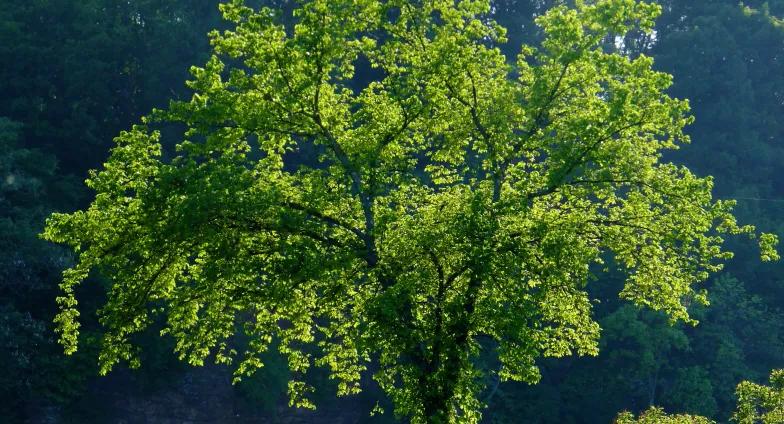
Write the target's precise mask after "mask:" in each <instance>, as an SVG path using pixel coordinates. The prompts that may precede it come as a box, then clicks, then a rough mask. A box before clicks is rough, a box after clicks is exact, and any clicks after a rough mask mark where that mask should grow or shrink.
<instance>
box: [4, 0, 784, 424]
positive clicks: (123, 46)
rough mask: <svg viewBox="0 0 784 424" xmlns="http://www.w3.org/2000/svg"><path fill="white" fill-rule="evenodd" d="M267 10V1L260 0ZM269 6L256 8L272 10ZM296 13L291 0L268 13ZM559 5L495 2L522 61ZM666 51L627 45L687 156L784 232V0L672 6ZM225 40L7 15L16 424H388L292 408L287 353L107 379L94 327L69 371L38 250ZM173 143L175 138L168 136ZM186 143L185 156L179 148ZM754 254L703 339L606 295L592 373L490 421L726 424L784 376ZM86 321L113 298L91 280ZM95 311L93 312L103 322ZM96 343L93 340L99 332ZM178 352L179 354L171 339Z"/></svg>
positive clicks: (505, 403) (526, 391) (738, 247)
mask: <svg viewBox="0 0 784 424" xmlns="http://www.w3.org/2000/svg"><path fill="white" fill-rule="evenodd" d="M249 3H251V2H249ZM257 3H258V2H257ZM266 3H267V4H269V3H275V5H277V6H280V7H286V6H287V3H288V2H287V1H286V0H275V1H271V2H270V1H268V2H266ZM555 3H557V1H553V0H495V1H494V2H493V4H494V9H493V10H494V14H495V18H496V19H497V20H498V21H499V22H500V23H501V24H503V25H504V26H505V27H507V28H508V29H509V35H510V37H509V38H510V42H509V43H507V44H506V45H505V46H503V48H504V49H509V51H510V52H513V51H516V49H517V48H518V46H519V44H520V43H521V42H522V40H535V39H536V38H537V37H539V36H540V34H538V33H537V29H536V27H535V26H534V25H533V19H534V18H535V17H536V16H538V15H539V14H541V13H542V12H543V11H544V10H546V9H547V8H548V7H550V6H552V5H553V4H555ZM660 3H661V4H662V6H663V15H662V17H661V18H660V19H659V21H658V24H657V29H656V32H655V35H654V36H652V37H651V36H644V35H640V36H638V37H627V39H625V40H620V39H619V40H616V42H615V48H618V49H623V50H625V51H626V53H628V54H630V55H638V54H641V53H644V54H646V55H651V56H653V57H655V59H656V67H657V69H659V70H662V71H666V72H669V73H671V74H673V75H674V76H675V85H674V86H673V88H672V90H671V94H672V95H673V96H675V97H679V98H688V99H690V101H691V105H692V109H693V114H694V115H695V117H696V122H695V124H693V125H691V126H690V127H689V128H688V131H689V134H690V135H691V137H692V144H691V145H689V146H687V147H685V148H683V149H681V150H680V151H677V152H675V153H672V154H671V155H672V157H670V158H668V159H670V160H673V161H676V162H678V163H683V164H686V165H687V166H688V167H689V168H690V169H692V170H693V171H694V172H695V173H697V174H698V175H713V176H715V180H716V187H717V190H716V192H715V196H716V197H717V198H719V199H723V198H735V199H738V200H739V203H738V208H737V213H738V216H739V218H740V220H741V221H743V222H754V223H755V224H757V225H758V227H759V228H760V230H762V231H768V232H773V233H776V234H782V233H784V219H783V218H782V216H784V215H782V211H784V174H783V173H782V172H780V170H779V166H780V164H781V163H782V162H783V161H784V118H782V117H784V1H782V0H771V1H768V2H764V3H763V2H762V1H747V2H746V3H744V4H738V2H737V1H736V0H700V1H694V0H663V1H661V2H660ZM222 25H224V24H223V23H222V22H221V20H220V18H219V14H218V10H217V2H216V1H214V0H189V1H184V0H125V1H122V2H120V1H112V0H82V1H74V0H33V1H30V0H26V1H21V0H6V1H4V2H3V7H2V8H0V99H2V100H0V251H2V252H4V254H3V255H0V360H2V363H3V364H4V372H3V373H2V374H0V417H2V420H3V421H4V422H5V421H8V422H183V421H188V420H190V421H194V422H325V423H326V422H330V423H331V422H391V421H392V418H391V417H390V416H389V414H387V415H383V416H378V417H374V418H370V417H369V416H368V414H369V412H370V410H371V409H372V408H373V406H374V405H375V404H376V400H377V399H379V398H382V397H383V395H381V394H380V392H373V391H372V390H371V391H368V392H365V393H363V394H361V395H359V396H357V397H352V398H347V399H340V400H335V399H334V391H335V388H334V387H332V386H331V383H329V382H328V381H327V380H326V378H324V377H323V376H319V375H318V374H316V375H314V377H313V378H314V379H315V380H316V381H314V383H315V384H316V385H317V386H318V387H319V388H320V390H319V393H317V398H316V401H317V403H318V405H319V410H318V411H316V412H310V411H298V410H291V409H289V408H288V407H287V406H286V396H285V386H286V381H287V378H288V375H287V373H288V371H287V370H286V367H285V364H284V362H283V360H282V359H279V358H275V357H270V358H269V359H268V361H267V366H266V367H265V368H264V369H262V370H261V371H260V372H259V373H257V375H255V376H254V377H253V378H251V379H246V380H244V381H243V382H242V383H241V384H239V385H236V386H231V384H230V381H231V375H230V371H229V370H227V369H223V368H221V367H217V366H208V367H204V368H198V369H193V368H188V367H186V366H185V365H182V364H181V363H180V362H179V361H177V360H176V358H174V356H173V355H172V354H171V353H170V352H171V346H167V345H166V343H165V342H164V343H162V342H160V340H159V339H158V338H157V337H155V335H154V334H151V335H150V336H149V340H146V339H145V340H141V341H140V343H141V344H142V345H143V346H144V350H143V354H142V355H143V356H142V362H144V364H145V365H144V367H142V368H141V369H140V370H127V369H118V370H116V371H114V372H112V373H111V374H110V375H109V376H108V377H102V378H101V377H97V366H96V360H95V355H96V349H97V347H96V346H95V334H96V332H98V331H100V327H99V325H98V323H97V322H95V319H94V314H91V313H84V314H83V316H84V321H85V329H84V331H83V334H82V337H83V341H82V348H81V349H80V350H79V352H78V354H77V355H75V356H73V357H69V358H66V357H64V356H63V354H62V348H61V347H60V346H59V345H58V344H57V343H56V337H55V334H54V333H53V331H52V323H51V322H52V318H53V316H54V314H55V312H56V304H55V297H56V294H57V284H58V282H59V281H60V273H61V271H62V269H64V268H65V267H67V266H68V265H70V264H71V263H72V261H73V258H72V256H71V254H70V253H67V252H66V251H65V250H63V249H60V248H58V247H56V246H54V245H52V244H50V243H47V242H44V241H42V240H39V239H38V233H40V231H41V230H42V228H43V220H44V218H45V217H46V216H47V215H48V214H49V213H51V212H52V211H72V210H75V209H77V208H80V207H84V206H85V205H86V204H88V203H89V201H90V193H89V192H88V191H87V190H86V189H84V188H83V186H82V184H81V181H82V180H83V179H84V178H85V177H86V175H87V171H88V170H89V169H92V168H96V167H98V166H99V165H100V164H101V163H102V162H103V161H104V160H105V158H106V156H107V154H108V149H109V147H110V145H111V140H112V138H113V137H114V136H115V135H117V134H118V132H119V131H120V130H122V129H126V128H128V127H129V126H130V125H131V124H132V123H134V122H136V121H138V119H139V117H140V116H141V115H142V114H144V113H147V112H148V111H149V110H150V109H151V108H152V107H156V106H164V105H165V104H166V102H167V101H168V99H171V98H186V97H187V96H188V92H187V89H186V88H185V86H184V84H183V81H184V80H185V79H186V78H187V76H188V73H187V72H188V68H189V66H190V65H192V64H202V63H203V62H204V61H205V60H206V58H207V57H208V54H209V46H208V43H207V37H206V36H205V34H206V33H207V32H208V31H209V30H211V29H214V28H220V27H221V26H222ZM164 137H165V133H164ZM170 142H171V141H170ZM729 247H730V250H733V251H735V252H737V254H736V257H735V259H733V260H732V261H731V262H730V264H729V266H728V267H727V268H726V270H725V271H724V272H723V273H721V274H719V275H715V276H713V278H712V279H711V281H710V282H709V284H708V286H707V289H708V290H709V292H710V301H711V306H710V307H709V308H704V309H697V308H695V309H694V310H692V314H693V315H694V317H695V318H697V319H699V320H700V325H699V326H697V327H690V326H685V325H677V326H674V327H671V326H670V325H669V324H668V321H667V319H666V317H664V316H663V315H660V314H657V313H654V312H650V311H642V310H638V309H637V308H635V307H633V306H630V305H628V304H622V303H621V302H620V301H619V300H618V299H617V297H616V295H615V293H617V291H618V288H619V286H620V284H621V283H622V278H621V277H620V276H618V278H613V277H612V276H610V277H605V278H603V279H602V280H600V281H595V282H593V283H591V284H590V285H589V290H591V296H592V298H594V299H596V300H597V302H596V304H595V314H596V317H597V319H598V320H599V322H600V323H601V326H602V328H603V333H602V344H601V353H600V355H599V356H598V357H595V358H577V357H575V358H567V359H560V360H558V361H552V362H548V361H544V362H543V363H542V381H541V383H540V384H538V385H536V386H527V385H524V384H512V383H504V384H498V383H496V382H490V384H489V389H488V391H487V393H486V395H485V399H484V400H485V402H486V403H488V405H489V407H488V410H487V411H486V412H485V414H484V421H485V422H493V423H507V422H520V417H526V422H536V423H609V422H611V421H612V420H613V417H614V416H615V415H616V414H617V412H618V411H621V410H631V411H635V412H637V411H640V410H644V409H647V407H648V406H649V405H653V404H656V405H661V406H663V407H664V408H665V409H666V410H668V411H678V412H688V413H694V414H700V415H705V416H708V417H711V418H714V419H716V420H718V421H720V422H723V421H726V420H727V419H728V418H729V416H730V414H731V413H732V410H733V409H734V407H735V399H734V389H735V386H736V384H737V383H738V382H740V381H741V380H752V381H759V382H762V381H765V380H766V378H767V375H768V373H769V371H770V370H771V369H774V368H781V367H782V366H784V311H783V310H782V308H781V305H782V304H784V285H782V284H781V278H780V275H784V274H783V273H782V272H781V271H782V267H783V266H784V265H783V264H781V263H774V264H760V263H759V261H758V258H757V257H756V249H755V248H754V247H753V246H752V245H751V243H748V242H746V241H743V240H731V241H730V246H729ZM91 283H92V284H87V285H85V288H84V289H82V292H81V293H79V297H80V299H81V302H82V305H83V306H82V307H83V308H84V309H83V310H84V311H90V310H95V308H96V307H97V305H99V304H101V303H102V302H103V298H104V296H105V290H104V289H105V287H106V284H107V283H106V282H105V281H103V280H102V279H101V277H100V276H99V275H95V276H93V277H92V281H91ZM91 308H92V309H91ZM91 334H92V335H91ZM164 340H165V339H164Z"/></svg>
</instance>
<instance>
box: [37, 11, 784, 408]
mask: <svg viewBox="0 0 784 424" xmlns="http://www.w3.org/2000/svg"><path fill="white" fill-rule="evenodd" d="M222 10H223V13H224V16H225V17H226V18H227V19H228V20H230V21H232V22H233V23H234V24H235V25H236V28H235V29H233V30H229V31H224V32H214V33H213V34H212V43H213V46H214V50H215V55H214V56H213V57H212V58H211V59H210V60H209V61H208V62H207V65H206V66H205V67H203V68H193V70H192V73H193V76H194V79H193V81H191V82H189V87H190V88H191V89H192V90H193V91H194V92H195V94H194V95H193V97H192V99H191V100H190V101H175V102H173V103H172V104H171V106H170V108H169V109H168V110H165V111H156V112H155V113H153V114H152V116H151V117H149V118H147V119H146V120H145V121H144V122H145V125H139V126H135V127H133V128H132V129H131V130H130V131H127V132H123V133H122V134H121V135H120V136H119V137H118V138H117V139H116V143H117V146H116V147H115V148H114V149H113V151H112V155H111V157H110V158H109V160H108V161H107V162H106V164H105V165H104V169H103V170H102V171H100V172H95V173H93V174H92V175H91V178H90V180H88V185H89V186H90V187H91V188H93V189H94V190H95V191H96V192H97V195H96V199H95V201H94V202H93V203H92V205H91V206H90V207H89V209H87V210H84V211H79V212H76V213H73V214H55V215H53V216H52V218H51V219H50V220H49V221H48V224H47V229H46V231H45V233H44V234H45V237H46V238H47V239H49V240H52V241H56V242H60V243H65V244H68V245H70V246H71V247H72V248H73V249H74V250H75V251H76V252H77V253H78V263H77V264H76V265H75V267H73V268H71V269H69V270H67V271H66V273H65V278H64V282H63V284H62V286H61V287H62V290H63V291H64V294H63V296H62V297H60V298H59V299H58V301H59V303H60V305H61V307H62V310H61V313H60V315H59V316H58V318H57V323H58V325H59V330H60V331H61V337H62V342H63V343H64V344H65V346H66V349H67V351H68V352H73V351H74V350H75V348H76V337H77V334H78V325H77V318H78V315H79V312H78V311H77V309H76V298H75V296H74V293H75V288H76V286H77V285H78V284H79V283H80V282H81V281H82V280H83V279H84V278H85V277H86V276H87V275H88V274H89V272H90V270H92V269H94V268H99V269H101V270H102V271H104V272H106V273H107V274H108V275H110V276H111V277H112V278H113V281H114V284H113V287H112V289H111V292H110V294H109V300H108V302H107V304H106V305H105V306H104V308H103V309H102V312H101V320H102V323H103V324H104V325H105V327H106V329H107V332H106V335H105V336H104V340H103V349H102V353H101V358H100V360H101V364H102V369H103V371H104V372H106V371H108V370H109V369H110V368H111V367H112V366H113V365H115V364H116V363H117V362H119V361H122V360H126V361H130V363H131V364H132V365H137V359H138V355H137V349H136V347H134V346H133V345H132V337H131V336H132V335H133V334H134V333H137V332H140V331H142V330H144V329H145V328H146V327H147V326H148V325H149V324H150V322H152V321H153V319H154V317H155V316H158V315H161V316H165V317H166V320H167V328H166V329H165V331H164V332H165V333H167V334H170V335H171V336H173V337H174V339H175V340H176V350H177V351H178V353H179V354H180V356H181V357H182V358H183V359H185V360H187V361H188V362H190V363H191V364H194V365H198V364H202V363H203V362H204V361H205V360H206V359H207V358H208V357H209V356H210V355H212V354H214V355H215V357H216V359H217V361H219V362H231V361H232V360H235V359H236V358H237V357H238V356H239V366H238V368H237V375H238V378H239V377H241V376H243V375H247V374H250V373H252V372H253V371H254V370H255V369H256V368H258V367H259V366H261V365H262V364H261V359H260V354H262V353H263V352H264V351H266V350H267V348H268V347H269V345H270V343H271V342H272V340H273V339H278V340H279V341H280V343H279V345H278V346H279V349H280V351H281V353H282V354H284V355H285V356H286V357H287V358H288V363H289V367H290V369H291V370H292V372H294V373H295V374H296V373H299V374H304V373H305V372H307V370H308V368H309V367H310V366H311V365H312V364H317V365H321V366H325V367H327V368H329V369H330V371H331V376H332V378H334V379H336V380H338V381H339V389H338V392H339V394H343V395H346V394H353V393H357V392H358V391H359V390H360V386H359V382H360V376H361V375H362V373H363V372H365V371H366V370H367V367H368V363H369V362H370V360H371V358H373V359H376V360H377V361H378V363H379V364H380V369H379V370H378V371H377V372H376V373H375V379H376V380H377V381H378V383H379V384H380V385H381V386H382V388H384V390H385V391H386V392H387V393H388V394H389V396H390V397H391V398H392V400H393V401H394V403H395V408H396V412H397V413H398V414H400V415H403V416H409V417H411V418H412V420H414V421H415V422H422V421H425V420H427V421H431V422H453V421H456V420H460V421H465V422H475V421H477V420H478V419H479V417H480V414H479V409H480V406H481V402H480V401H479V399H478V397H477V395H478V392H479V391H480V390H481V384H480V381H481V376H482V375H483V374H484V373H486V372H488V370H485V369H480V368H477V367H476V366H475V361H474V358H475V357H476V356H477V354H478V352H479V351H480V350H481V349H483V348H487V347H490V346H495V352H497V356H498V361H499V362H500V368H499V369H498V370H497V372H498V373H499V375H500V377H501V378H503V379H505V380H518V381H526V382H535V381H537V380H538V378H539V372H538V369H537V367H536V365H535V364H536V360H537V359H538V358H539V357H542V356H551V357H561V356H566V355H571V354H574V353H578V354H595V353H596V352H597V346H598V335H599V327H598V325H597V323H596V322H595V321H594V320H593V319H592V317H591V309H592V307H591V303H590V301H589V298H588V295H587V293H586V291H585V284H586V282H587V280H588V279H589V278H590V277H591V275H590V272H589V270H590V266H591V264H596V263H601V262H602V259H603V258H605V257H606V254H607V253H610V252H611V253H612V254H613V255H614V257H615V260H616V261H617V263H618V264H619V265H620V267H621V268H622V269H623V270H624V271H626V272H627V273H628V276H629V277H628V280H627V282H626V283H625V285H624V287H623V289H622V291H621V296H622V297H623V298H624V299H628V300H630V301H632V302H634V303H635V304H637V305H639V306H646V307H650V308H653V309H656V310H661V311H664V312H665V313H667V314H668V316H669V317H670V319H671V320H673V321H675V320H684V321H687V322H693V320H692V319H691V318H690V317H689V314H688V305H689V304H690V303H692V302H696V303H705V302H706V299H707V298H706V294H705V293H704V292H703V291H701V290H698V289H695V286H696V285H697V284H698V283H700V282H701V281H703V280H705V279H706V277H707V275H708V272H710V271H717V270H719V269H721V262H722V261H723V260H726V259H728V258H729V257H730V254H729V253H727V252H724V251H722V249H721V245H722V242H723V240H722V238H721V237H720V235H719V233H729V234H749V235H752V236H753V235H754V232H753V231H754V229H753V228H752V227H750V226H743V227H741V226H738V225H737V224H736V222H735V219H734V217H733V216H732V214H731V208H732V206H733V203H732V202H728V201H714V200H712V198H711V189H712V186H713V184H712V180H711V179H709V178H707V179H701V178H698V177H696V176H694V175H693V174H691V173H690V172H689V171H688V170H687V169H685V168H683V167H678V166H675V165H671V164H668V163H664V162H662V161H660V158H661V154H662V151H664V150H668V149H674V148H676V147H677V146H678V145H679V144H681V143H683V142H685V141H687V140H688V137H686V136H685V135H684V133H683V127H684V126H685V125H686V124H687V123H689V122H690V118H689V117H688V116H687V115H686V114H687V111H688V105H687V103H686V102H685V101H682V100H677V99H674V98H671V97H669V96H667V95H666V94H664V90H666V89H667V88H668V87H669V86H670V83H671V78H670V77H669V76H668V75H667V74H664V73H660V72H656V71H654V70H652V69H651V66H652V60H651V59H650V58H649V57H646V56H642V55H641V56H638V57H636V58H633V59H632V58H630V57H628V56H624V55H621V54H618V53H612V52H608V51H606V49H605V47H606V43H605V41H606V39H607V37H608V35H610V34H624V33H626V32H628V31H631V30H640V31H643V32H646V31H650V30H651V29H652V27H653V19H654V18H655V16H656V15H657V14H658V12H659V8H658V7H657V6H655V5H650V4H646V3H642V2H636V1H632V0H598V1H596V2H590V3H583V2H578V3H577V6H576V8H574V9H569V8H566V7H563V6H559V7H555V8H553V9H551V10H550V11H548V12H547V13H546V14H544V15H543V16H541V17H540V18H538V19H537V23H538V24H539V25H540V26H541V28H542V31H543V34H544V39H543V42H542V43H541V47H534V46H523V48H522V51H521V54H520V56H519V58H518V60H517V62H516V66H514V67H510V65H509V64H508V63H509V60H508V58H507V57H505V56H504V55H503V54H502V53H501V52H500V50H498V49H496V48H493V47H492V46H491V45H492V44H495V43H500V42H502V41H503V40H504V34H505V31H504V30H503V28H501V27H499V26H497V25H496V24H494V23H493V22H492V21H490V20H487V19H484V18H483V16H484V14H486V13H487V12H488V10H489V4H488V3H486V2H477V1H461V2H457V3H455V2H452V1H427V2H423V3H422V4H421V5H420V4H412V3H409V2H404V1H401V2H398V1H390V2H385V3H379V2H371V1H334V0H333V1H324V0H316V1H312V2H307V3H305V4H304V5H303V6H302V7H301V8H299V9H297V10H296V11H295V12H294V15H293V18H291V19H284V18H281V17H280V15H279V14H276V13H274V12H273V11H272V10H271V9H260V10H259V11H254V10H253V9H250V8H247V7H245V6H244V5H243V4H242V3H241V2H240V1H232V2H230V3H227V4H225V5H223V6H222ZM363 63H367V64H368V66H369V67H370V68H369V69H362V68H361V67H362V66H364V65H362V64H363ZM358 67H359V68H358ZM359 71H363V72H366V73H369V74H370V75H374V76H375V77H374V78H373V79H372V81H370V82H369V83H366V84H364V85H360V84H358V83H357V80H356V76H357V73H358V72H359ZM366 75H367V74H366ZM165 123H179V124H184V125H185V126H186V127H187V131H186V132H185V133H184V135H183V141H182V142H181V143H179V144H178V147H177V150H176V152H171V153H167V154H166V155H164V154H163V148H162V146H161V144H160V142H159V137H160V134H159V133H158V132H156V131H153V130H152V129H151V127H152V126H153V125H159V124H165ZM759 240H760V246H761V247H762V250H763V259H775V258H777V255H776V252H775V250H774V245H775V243H776V238H775V236H773V235H769V234H764V235H762V236H761V237H760V239H759ZM237 325H241V326H242V327H243V329H244V331H245V333H246V335H247V337H249V338H250V339H251V342H250V343H249V346H250V347H249V349H248V350H247V351H246V352H244V354H243V355H238V352H236V351H235V350H234V347H233V344H232V341H231V339H232V336H233V335H234V332H235V328H236V326H237ZM316 348H317V349H316ZM310 390H311V388H310V387H308V386H307V385H306V384H305V383H304V382H303V381H301V380H296V379H295V380H293V381H292V382H291V383H290V384H289V391H290V394H291V396H292V404H294V405H297V406H312V405H311V404H310V402H309V401H308V400H307V398H306V397H305V396H304V395H306V393H307V392H309V391H310Z"/></svg>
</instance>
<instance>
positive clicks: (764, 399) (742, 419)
mask: <svg viewBox="0 0 784 424" xmlns="http://www.w3.org/2000/svg"><path fill="white" fill-rule="evenodd" d="M736 394H737V396H738V409H737V410H736V412H735V415H734V416H733V419H734V420H735V421H736V422H737V423H739V424H755V423H762V424H781V423H784V370H774V371H773V372H772V373H771V374H770V386H769V387H768V386H763V385H759V384H755V383H752V382H750V381H744V382H742V383H740V384H739V385H738V389H737V390H736Z"/></svg>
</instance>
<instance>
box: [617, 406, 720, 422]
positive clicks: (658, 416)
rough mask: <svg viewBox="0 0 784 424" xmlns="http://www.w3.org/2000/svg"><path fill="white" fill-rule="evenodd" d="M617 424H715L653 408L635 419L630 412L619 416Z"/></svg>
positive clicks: (697, 417) (703, 419)
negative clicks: (668, 413)
mask: <svg viewBox="0 0 784 424" xmlns="http://www.w3.org/2000/svg"><path fill="white" fill-rule="evenodd" d="M615 423H616V424H713V421H711V420H709V419H707V418H705V417H700V416H695V415H667V414H666V413H664V411H663V410H661V409H660V408H651V409H649V410H647V411H645V412H644V413H642V414H641V415H640V416H639V417H638V418H634V415H632V414H631V413H629V412H624V413H621V414H620V415H618V418H617V419H616V420H615Z"/></svg>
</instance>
